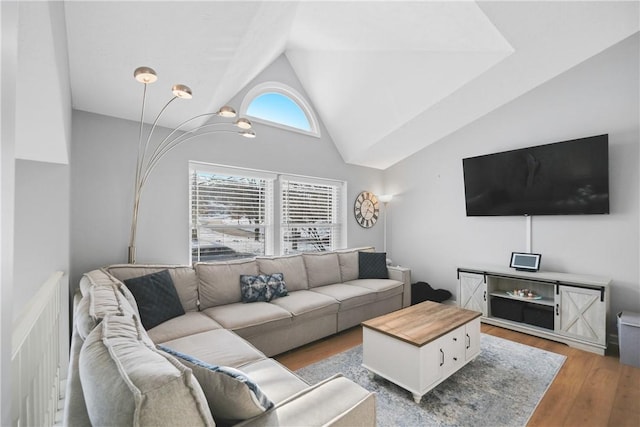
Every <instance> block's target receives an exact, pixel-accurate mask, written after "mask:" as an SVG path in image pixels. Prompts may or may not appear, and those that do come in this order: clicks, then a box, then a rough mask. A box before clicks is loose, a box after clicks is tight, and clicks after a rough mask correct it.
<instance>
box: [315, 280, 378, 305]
mask: <svg viewBox="0 0 640 427" xmlns="http://www.w3.org/2000/svg"><path fill="white" fill-rule="evenodd" d="M313 292H318V293H321V294H323V295H327V296H330V297H332V298H335V299H336V300H338V301H340V311H345V310H349V309H351V308H354V307H359V306H361V305H365V304H370V303H372V302H374V301H375V300H376V293H375V292H374V291H371V290H369V289H366V288H363V287H360V286H353V285H344V284H341V283H339V284H336V285H327V286H320V287H319V288H313Z"/></svg>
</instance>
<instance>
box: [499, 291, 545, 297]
mask: <svg viewBox="0 0 640 427" xmlns="http://www.w3.org/2000/svg"><path fill="white" fill-rule="evenodd" d="M507 295H509V296H510V297H514V298H520V299H542V296H541V295H538V294H535V293H533V292H530V291H529V290H528V289H516V290H515V291H507Z"/></svg>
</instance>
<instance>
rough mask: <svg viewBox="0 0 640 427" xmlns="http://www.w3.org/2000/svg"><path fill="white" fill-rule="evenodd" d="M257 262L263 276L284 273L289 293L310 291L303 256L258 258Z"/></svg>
mask: <svg viewBox="0 0 640 427" xmlns="http://www.w3.org/2000/svg"><path fill="white" fill-rule="evenodd" d="M256 261H257V262H258V268H259V269H260V273H261V274H274V273H282V274H283V276H284V281H285V283H286V284H287V290H288V291H289V292H292V291H299V290H302V289H309V282H308V281H307V270H306V269H305V267H304V260H303V259H302V255H288V256H279V257H268V258H267V257H264V258H261V257H258V258H256Z"/></svg>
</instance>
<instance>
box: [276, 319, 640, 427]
mask: <svg viewBox="0 0 640 427" xmlns="http://www.w3.org/2000/svg"><path fill="white" fill-rule="evenodd" d="M482 332H483V333H485V334H490V335H494V336H497V337H501V338H505V339H508V340H511V341H516V342H519V343H522V344H526V345H530V346H532V347H537V348H541V349H544V350H548V351H552V352H554V353H559V354H563V355H565V356H567V360H566V361H565V363H564V365H563V366H562V369H561V370H560V372H559V373H558V375H557V376H556V379H555V380H554V382H553V384H552V385H551V387H550V388H549V390H548V391H547V393H546V394H545V396H544V398H543V399H542V402H540V404H539V405H538V407H537V408H536V411H535V412H534V414H533V416H532V417H531V419H530V421H529V424H528V425H529V426H545V427H547V426H580V427H587V426H612V427H625V426H630V427H640V368H634V367H631V366H627V365H621V364H620V363H619V362H618V356H617V354H612V355H607V356H604V357H603V356H598V355H596V354H592V353H589V352H586V351H582V350H577V349H573V348H571V347H568V346H566V345H564V344H561V343H557V342H554V341H548V340H545V339H541V338H537V337H532V336H529V335H525V334H521V333H518V332H514V331H510V330H507V329H502V328H498V327H495V326H490V325H484V324H483V325H482ZM361 343H362V328H360V327H355V328H352V329H349V330H347V331H344V332H342V333H340V334H337V335H334V336H332V337H329V338H326V339H323V340H320V341H316V342H314V343H311V344H308V345H306V346H304V347H300V348H298V349H295V350H292V351H290V352H287V353H284V354H281V355H279V356H276V359H277V360H278V361H279V362H280V363H282V364H283V365H285V366H287V367H288V368H289V369H291V370H296V369H300V368H302V367H304V366H307V365H309V364H312V363H315V362H317V361H320V360H322V359H325V358H327V357H329V356H332V355H334V354H337V353H340V352H343V351H345V350H348V349H350V348H352V347H354V346H356V345H358V344H361Z"/></svg>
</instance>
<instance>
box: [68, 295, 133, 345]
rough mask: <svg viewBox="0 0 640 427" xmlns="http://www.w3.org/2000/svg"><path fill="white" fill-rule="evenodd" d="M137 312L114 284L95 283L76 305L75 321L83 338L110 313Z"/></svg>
mask: <svg viewBox="0 0 640 427" xmlns="http://www.w3.org/2000/svg"><path fill="white" fill-rule="evenodd" d="M125 313H126V314H130V315H133V314H137V312H136V311H135V310H134V309H133V307H131V305H130V304H129V302H128V301H127V299H126V298H125V297H124V295H123V294H122V293H121V292H120V290H119V289H118V287H117V286H116V285H114V284H111V283H109V284H103V285H94V286H91V287H89V288H88V289H87V290H86V294H85V296H84V297H82V299H81V300H80V302H79V303H78V306H77V307H76V313H75V322H76V329H77V331H78V335H79V336H80V338H82V339H83V340H84V339H86V338H87V335H89V334H90V333H91V331H92V330H93V329H94V328H95V327H96V326H97V325H98V324H99V323H100V322H101V321H102V319H103V318H104V317H105V316H107V315H109V314H119V315H122V314H125Z"/></svg>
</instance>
